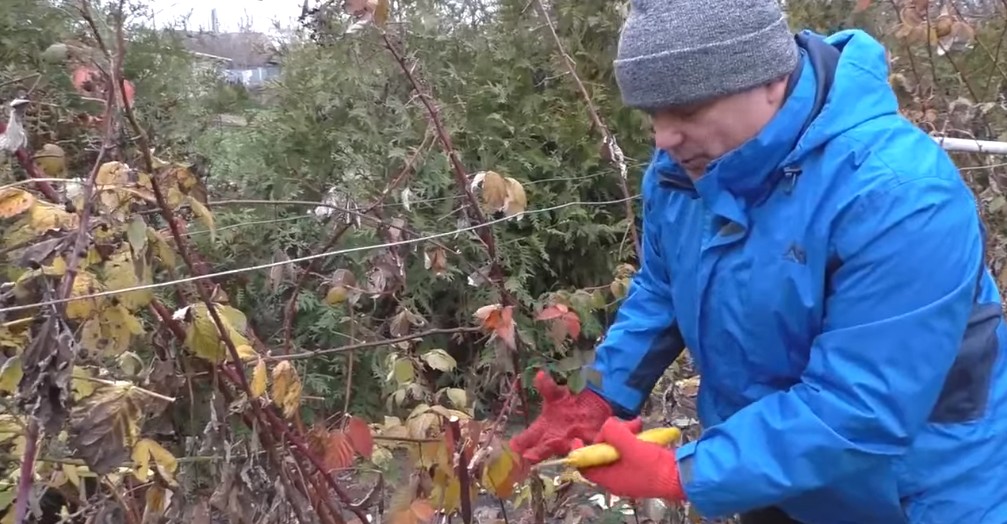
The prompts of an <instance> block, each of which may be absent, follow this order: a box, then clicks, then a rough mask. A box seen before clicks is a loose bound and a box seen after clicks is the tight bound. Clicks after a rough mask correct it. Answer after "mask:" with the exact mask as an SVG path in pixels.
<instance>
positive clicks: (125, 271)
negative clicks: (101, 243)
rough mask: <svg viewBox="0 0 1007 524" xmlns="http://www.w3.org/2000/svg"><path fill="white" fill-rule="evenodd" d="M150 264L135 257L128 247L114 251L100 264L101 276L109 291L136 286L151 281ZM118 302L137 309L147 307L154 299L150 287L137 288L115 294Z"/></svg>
mask: <svg viewBox="0 0 1007 524" xmlns="http://www.w3.org/2000/svg"><path fill="white" fill-rule="evenodd" d="M152 273H153V272H152V270H151V268H150V265H149V264H147V263H146V261H143V260H142V259H137V258H136V257H135V256H134V255H133V254H132V253H131V252H130V251H129V249H123V250H120V251H119V252H118V253H115V254H114V255H112V256H111V257H109V259H108V260H107V261H105V263H104V264H102V276H103V279H102V280H103V282H104V283H105V287H106V288H107V289H108V290H109V291H116V290H120V289H128V288H133V287H138V286H142V285H146V284H150V283H152V282H153V275H152ZM115 296H116V297H117V298H118V299H119V302H120V303H121V304H122V305H123V306H125V307H126V309H128V310H129V311H137V310H139V309H141V308H144V307H147V304H150V301H151V300H153V299H154V291H153V290H152V289H138V290H136V291H128V292H125V293H119V294H117V295H115Z"/></svg>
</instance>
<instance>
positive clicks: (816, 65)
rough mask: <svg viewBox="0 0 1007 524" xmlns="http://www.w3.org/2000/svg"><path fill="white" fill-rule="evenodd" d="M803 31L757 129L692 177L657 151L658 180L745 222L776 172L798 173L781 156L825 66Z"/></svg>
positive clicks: (793, 140) (796, 134)
mask: <svg viewBox="0 0 1007 524" xmlns="http://www.w3.org/2000/svg"><path fill="white" fill-rule="evenodd" d="M803 36H804V35H800V36H799V37H798V42H799V43H800V44H801V59H800V60H799V62H798V67H797V68H796V69H795V71H794V73H793V74H792V75H791V77H790V81H789V84H788V91H789V94H788V96H787V99H786V102H784V104H783V106H782V107H781V108H780V110H779V111H778V112H777V113H776V115H775V116H774V117H773V118H772V119H771V120H770V121H769V123H768V124H767V125H766V126H765V127H763V129H762V131H760V132H759V134H758V135H756V136H755V137H753V138H752V139H750V140H749V141H748V142H745V143H744V144H742V145H741V146H739V147H738V148H736V149H734V150H733V151H731V152H729V153H727V154H725V155H724V156H722V157H720V158H718V159H717V160H715V161H714V162H712V163H711V164H710V165H709V166H708V167H707V170H706V173H705V174H704V175H703V176H701V177H700V178H699V179H698V180H696V181H695V183H693V182H692V180H691V179H690V178H689V177H688V176H687V175H686V174H685V171H684V170H683V169H682V168H681V167H680V166H679V165H678V164H677V163H675V162H674V161H673V160H671V158H670V157H668V155H667V153H665V152H663V151H658V152H657V153H656V158H655V162H656V163H657V165H656V166H655V167H657V169H658V172H659V174H660V178H661V184H662V185H663V186H666V187H670V188H672V189H678V190H683V191H686V192H687V193H690V194H692V195H693V196H694V197H700V198H702V199H703V201H704V202H705V203H706V205H707V206H708V207H709V208H710V209H711V210H712V211H713V212H714V213H716V214H718V215H720V216H723V217H725V218H728V219H730V220H732V221H733V222H736V223H739V224H741V225H743V226H747V222H748V220H747V209H748V208H749V207H751V206H753V205H755V204H757V203H758V202H759V201H760V200H761V199H762V198H764V197H765V196H767V195H768V194H769V192H770V191H771V190H772V189H773V187H774V186H775V185H776V184H777V183H779V181H780V179H781V178H783V177H785V176H788V177H795V176H796V175H797V173H798V171H797V170H795V169H792V168H788V167H787V166H786V165H785V162H786V161H787V160H788V158H787V157H788V156H789V155H790V153H791V152H792V151H793V150H794V148H795V146H796V144H797V141H798V139H799V138H800V137H801V134H802V133H803V132H804V130H805V129H806V128H807V126H808V124H809V123H810V121H811V120H812V119H813V117H814V116H815V114H816V113H817V111H818V110H819V109H820V108H821V104H822V103H823V100H824V99H825V96H824V95H825V94H827V93H826V92H825V91H827V90H828V88H829V82H821V83H820V82H818V81H817V77H821V76H822V74H823V73H822V71H819V69H820V68H822V67H824V66H821V65H820V62H821V60H820V57H819V56H818V55H819V54H820V53H821V51H819V50H818V49H816V46H808V45H806V43H805V39H804V38H801V37H803ZM819 91H822V92H819ZM788 183H793V179H792V178H791V180H790V181H789V182H788Z"/></svg>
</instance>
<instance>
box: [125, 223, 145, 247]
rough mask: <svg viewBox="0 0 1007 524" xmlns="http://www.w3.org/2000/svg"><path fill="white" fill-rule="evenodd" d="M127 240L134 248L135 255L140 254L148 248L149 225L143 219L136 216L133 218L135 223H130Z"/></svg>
mask: <svg viewBox="0 0 1007 524" xmlns="http://www.w3.org/2000/svg"><path fill="white" fill-rule="evenodd" d="M126 238H127V239H128V240H129V245H130V246H131V247H132V248H133V253H137V254H139V253H140V252H141V251H143V248H145V247H147V223H146V222H144V221H143V217H141V216H140V215H136V217H134V218H133V221H132V222H130V223H129V228H127V229H126Z"/></svg>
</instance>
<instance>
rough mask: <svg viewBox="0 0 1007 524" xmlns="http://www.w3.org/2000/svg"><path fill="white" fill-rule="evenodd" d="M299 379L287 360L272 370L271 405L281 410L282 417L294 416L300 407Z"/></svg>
mask: <svg viewBox="0 0 1007 524" xmlns="http://www.w3.org/2000/svg"><path fill="white" fill-rule="evenodd" d="M301 388H302V385H301V378H300V377H299V376H298V375H297V370H296V369H294V366H292V365H291V364H290V361H289V360H283V361H281V362H280V363H279V364H277V365H276V367H274V368H273V391H272V396H273V403H274V404H276V405H277V406H279V407H280V408H281V409H282V410H283V416H285V417H287V418H290V417H293V416H294V413H296V412H297V409H298V408H299V407H300V405H301Z"/></svg>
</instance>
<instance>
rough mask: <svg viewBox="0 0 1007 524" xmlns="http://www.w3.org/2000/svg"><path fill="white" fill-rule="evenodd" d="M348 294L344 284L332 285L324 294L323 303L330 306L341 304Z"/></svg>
mask: <svg viewBox="0 0 1007 524" xmlns="http://www.w3.org/2000/svg"><path fill="white" fill-rule="evenodd" d="M349 296H350V294H349V292H348V291H347V289H346V288H345V287H344V286H332V287H330V288H329V292H328V293H326V294H325V303H326V304H328V305H330V306H334V305H336V304H341V303H343V302H345V301H346V298H347V297H349Z"/></svg>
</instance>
